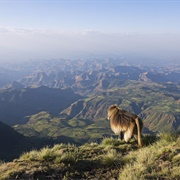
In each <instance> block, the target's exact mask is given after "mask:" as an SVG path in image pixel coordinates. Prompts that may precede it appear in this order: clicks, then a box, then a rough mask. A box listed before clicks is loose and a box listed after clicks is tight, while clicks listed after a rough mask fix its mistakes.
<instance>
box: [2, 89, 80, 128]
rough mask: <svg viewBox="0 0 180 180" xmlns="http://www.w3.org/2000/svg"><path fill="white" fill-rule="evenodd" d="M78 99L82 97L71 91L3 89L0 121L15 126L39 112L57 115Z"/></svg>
mask: <svg viewBox="0 0 180 180" xmlns="http://www.w3.org/2000/svg"><path fill="white" fill-rule="evenodd" d="M80 98H82V96H80V95H78V94H75V93H74V92H73V91H72V90H71V89H58V88H56V89H53V88H48V87H45V86H41V87H37V88H30V87H29V88H22V89H21V88H20V89H19V88H18V89H15V88H10V89H3V90H0V120H1V121H2V122H5V123H7V124H9V125H15V124H19V123H25V122H27V120H25V117H26V116H30V115H32V114H36V113H38V112H40V111H48V112H50V113H52V114H58V112H60V111H62V110H63V109H65V108H67V107H68V106H70V105H71V103H73V102H75V101H76V100H78V99H80Z"/></svg>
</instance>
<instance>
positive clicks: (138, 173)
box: [0, 134, 180, 180]
mask: <svg viewBox="0 0 180 180" xmlns="http://www.w3.org/2000/svg"><path fill="white" fill-rule="evenodd" d="M143 143H144V147H143V148H141V149H137V145H136V143H135V142H134V141H131V143H129V144H125V143H124V142H123V141H119V140H117V139H113V138H106V139H103V140H102V142H100V143H90V144H84V145H82V146H79V147H77V146H75V145H70V144H68V145H65V144H57V145H55V146H54V147H52V148H49V147H44V148H43V149H41V150H40V151H37V150H33V151H30V152H27V153H23V154H22V155H21V156H20V158H19V159H15V160H14V161H13V162H9V163H3V162H1V164H0V179H2V180H6V179H64V180H65V179H102V180H105V179H118V180H124V179H127V180H130V179H169V180H178V179H179V178H180V175H179V171H180V163H179V162H180V153H179V152H180V136H179V135H177V134H161V135H160V136H159V137H155V136H145V137H144V138H143Z"/></svg>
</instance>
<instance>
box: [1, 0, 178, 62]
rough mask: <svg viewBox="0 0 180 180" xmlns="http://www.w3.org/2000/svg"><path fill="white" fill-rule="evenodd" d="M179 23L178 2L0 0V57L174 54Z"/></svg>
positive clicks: (166, 0) (144, 0)
mask: <svg viewBox="0 0 180 180" xmlns="http://www.w3.org/2000/svg"><path fill="white" fill-rule="evenodd" d="M179 21H180V1H179V0H174V1H173V0H171V1H170V0H156V1H155V0H151V1H150V0H139V1H138V0H134V1H133V0H131V1H130V0H129V1H128V0H126V1H125V0H124V1H123V0H122V1H121V0H111V1H110V0H66V1H65V0H59V1H58V0H51V1H50V0H14V1H13V0H0V39H1V41H0V60H1V59H12V60H13V57H14V59H18V58H19V59H31V58H58V57H61V56H67V55H72V56H73V54H78V53H81V52H91V53H101V54H103V53H111V54H113V53H114V54H121V53H122V52H126V53H128V52H134V53H139V54H146V53H147V52H149V53H151V52H152V53H153V54H154V55H157V56H158V55H159V54H162V53H167V52H168V53H169V56H171V54H175V55H176V56H179V54H178V53H179V52H180V43H179V41H180V23H179ZM77 45H78V47H77ZM137 46H138V47H137Z"/></svg>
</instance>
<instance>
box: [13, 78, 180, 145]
mask: <svg viewBox="0 0 180 180" xmlns="http://www.w3.org/2000/svg"><path fill="white" fill-rule="evenodd" d="M178 97H179V94H178V93H172V92H169V90H168V89H167V87H166V86H164V85H159V84H157V83H150V84H149V83H146V82H138V81H129V82H126V84H123V85H122V86H119V88H114V89H110V90H107V91H104V92H102V93H99V95H91V96H89V97H87V98H84V99H80V100H78V101H75V102H74V103H72V104H71V105H70V106H69V107H68V108H66V109H64V110H63V111H61V112H60V114H59V115H56V116H55V115H52V114H50V113H48V112H40V113H38V114H35V115H32V116H29V117H27V123H26V124H24V125H16V126H14V128H15V129H16V130H17V131H18V132H20V133H22V134H24V135H25V136H39V137H52V138H60V137H61V136H66V137H70V138H73V139H74V140H75V142H77V143H80V144H82V143H84V142H89V141H96V140H100V139H102V138H103V137H107V136H111V135H112V134H113V132H112V131H111V129H110V125H109V121H108V120H107V119H106V118H107V109H108V107H109V106H110V105H112V104H118V105H119V106H120V107H121V108H123V109H125V110H128V111H130V112H132V113H135V114H137V115H139V116H140V117H141V118H142V119H143V122H144V126H145V128H144V129H143V133H150V132H151V133H152V132H156V133H157V132H172V131H179V130H180V119H179V118H180V115H179V114H180V110H179V100H178Z"/></svg>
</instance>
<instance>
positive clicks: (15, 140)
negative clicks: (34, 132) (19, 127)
mask: <svg viewBox="0 0 180 180" xmlns="http://www.w3.org/2000/svg"><path fill="white" fill-rule="evenodd" d="M24 140H25V137H24V136H23V135H22V134H19V133H18V132H16V131H15V130H14V129H13V128H12V127H10V126H8V125H6V124H4V123H2V122H0V159H1V160H4V159H6V160H11V159H12V158H15V157H16V156H17V152H19V151H20V149H21V148H22V146H21V145H22V144H23V143H22V142H24Z"/></svg>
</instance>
